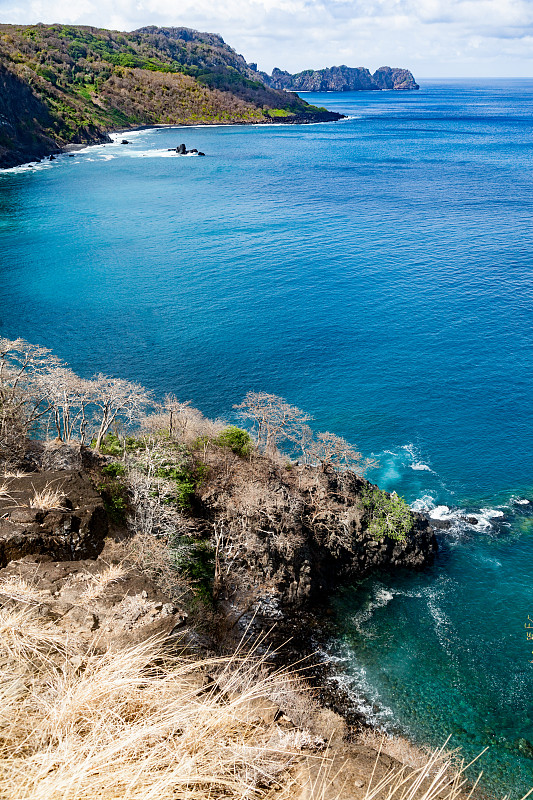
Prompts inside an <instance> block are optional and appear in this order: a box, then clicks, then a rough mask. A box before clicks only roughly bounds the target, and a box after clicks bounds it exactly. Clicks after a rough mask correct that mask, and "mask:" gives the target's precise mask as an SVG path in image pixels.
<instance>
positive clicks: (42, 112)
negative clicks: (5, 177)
mask: <svg viewBox="0 0 533 800" xmlns="http://www.w3.org/2000/svg"><path fill="white" fill-rule="evenodd" d="M52 124H53V120H52V117H51V115H50V113H49V111H48V109H47V107H46V106H45V104H44V103H43V102H42V101H41V100H39V99H38V98H37V97H35V95H34V94H33V92H32V91H31V88H30V87H29V86H28V85H27V84H26V83H24V82H23V81H21V80H19V79H18V78H17V77H16V76H15V75H13V73H12V72H9V71H8V70H6V69H4V68H3V67H1V66H0V167H1V168H4V167H13V166H15V165H16V164H21V163H23V162H25V161H33V160H37V159H40V158H43V156H45V155H48V154H49V153H52V152H54V151H56V150H57V145H56V143H55V142H54V141H53V139H52V138H51V136H50V135H49V133H47V129H51V127H52Z"/></svg>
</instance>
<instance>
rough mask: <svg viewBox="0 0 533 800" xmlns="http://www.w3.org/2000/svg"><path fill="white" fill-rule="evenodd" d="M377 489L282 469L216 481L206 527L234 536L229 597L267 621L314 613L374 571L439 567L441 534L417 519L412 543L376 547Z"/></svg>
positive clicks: (262, 468)
mask: <svg viewBox="0 0 533 800" xmlns="http://www.w3.org/2000/svg"><path fill="white" fill-rule="evenodd" d="M371 488H372V487H371V484H369V483H368V482H367V481H365V480H364V479H362V478H359V477H358V476H357V475H355V474H354V473H352V472H343V473H336V472H334V471H333V470H329V471H326V472H322V471H321V470H319V468H317V467H304V468H302V467H299V468H297V469H295V470H294V472H293V471H292V470H291V471H287V470H284V469H282V468H281V469H280V468H278V467H276V465H275V464H274V463H273V462H272V461H270V459H267V458H258V459H255V460H254V462H252V463H249V462H244V461H242V460H240V461H239V460H236V461H235V464H234V465H233V468H232V471H231V477H229V476H225V477H224V479H223V480H222V481H218V480H217V478H216V476H215V474H214V470H213V475H212V477H211V479H210V481H209V482H208V484H206V486H205V487H204V488H203V489H202V490H201V492H200V497H199V501H200V508H199V509H198V516H199V517H200V519H202V518H203V519H206V520H209V522H210V524H211V525H212V526H214V527H215V529H218V530H224V531H226V534H225V535H226V537H227V540H228V541H231V542H232V547H233V550H234V555H233V557H232V558H233V561H232V567H231V573H230V575H229V579H228V582H227V585H226V586H225V587H224V589H223V593H225V594H226V595H227V596H228V597H233V598H234V599H237V601H238V602H240V603H245V602H247V601H248V600H250V598H252V601H253V602H254V603H255V605H256V607H257V608H258V610H260V612H261V613H262V614H264V615H266V616H269V615H271V616H274V617H279V616H280V615H282V614H283V613H284V611H288V610H289V609H293V610H294V609H298V608H301V609H303V608H306V607H308V608H311V607H312V606H314V605H316V604H320V603H321V602H324V601H326V600H327V599H328V598H329V597H330V596H331V595H332V594H334V593H335V592H336V591H337V590H338V589H339V587H340V586H342V585H343V584H344V585H346V584H351V583H355V582H356V581H358V580H360V579H361V578H363V577H364V576H366V575H368V574H369V573H370V572H372V571H373V570H395V569H400V568H408V569H420V568H423V567H425V566H427V565H429V564H431V563H432V562H433V559H434V557H435V553H436V551H437V543H436V538H435V534H434V532H433V530H432V528H431V526H430V525H429V523H428V521H427V520H426V519H425V518H424V517H422V516H421V515H418V514H415V513H413V514H412V528H411V530H410V532H409V533H408V535H407V536H406V538H405V540H404V541H398V540H395V539H392V538H388V537H385V538H382V539H380V540H376V539H375V538H374V537H373V536H372V534H371V533H370V531H369V522H370V520H369V516H368V511H367V510H366V509H365V506H364V505H363V504H362V502H361V500H362V497H363V494H364V492H365V491H368V490H369V489H371Z"/></svg>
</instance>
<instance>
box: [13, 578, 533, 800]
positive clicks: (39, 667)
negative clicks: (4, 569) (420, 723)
mask: <svg viewBox="0 0 533 800" xmlns="http://www.w3.org/2000/svg"><path fill="white" fill-rule="evenodd" d="M3 588H4V590H5V591H6V593H7V590H8V589H9V588H10V587H8V586H5V587H3ZM11 588H12V587H11ZM212 673H214V674H215V675H216V676H217V679H216V681H212V680H211V679H210V678H209V675H210V674H212ZM282 678H283V680H284V681H286V680H287V676H286V675H283V676H282ZM279 679H280V676H279V675H276V674H274V675H272V674H270V675H268V674H264V673H263V668H262V665H261V662H260V660H259V661H257V660H254V658H253V657H241V656H240V655H239V654H238V653H237V655H236V656H235V657H233V658H230V659H206V660H204V661H195V662H193V661H191V660H189V659H187V658H185V657H177V656H169V655H168V653H166V652H165V649H164V647H163V645H162V642H161V641H159V642H158V641H154V640H152V641H148V642H144V643H142V644H139V645H136V646H126V647H125V646H121V647H119V646H117V647H116V648H115V649H109V650H107V651H105V652H97V651H96V650H95V649H90V648H89V650H87V648H86V647H85V648H84V647H83V646H82V645H81V644H80V643H79V642H78V641H77V640H76V638H75V637H70V638H69V637H66V636H65V634H64V633H63V632H60V631H58V630H57V629H55V628H54V626H49V627H47V625H46V624H45V623H44V622H43V618H42V617H39V615H38V612H37V611H36V609H35V607H34V608H33V609H32V608H31V607H30V606H29V605H28V604H26V606H25V608H16V607H13V606H9V603H8V604H7V605H6V606H4V607H3V608H0V797H1V798H2V800H259V798H262V799H263V800H266V799H267V798H268V800H347V798H349V800H353V799H354V798H355V800H466V798H468V797H470V796H471V790H470V789H469V787H468V785H467V781H466V779H465V769H466V768H467V766H468V765H461V766H460V767H459V768H458V769H457V766H456V763H455V761H454V760H451V759H450V758H449V757H448V754H447V753H446V752H445V750H444V748H441V749H440V750H437V751H435V752H434V753H432V754H430V755H428V757H427V759H426V760H425V762H424V763H422V764H421V765H420V766H417V767H415V768H414V769H413V768H411V767H406V766H404V767H402V768H399V769H398V770H391V769H390V766H388V765H387V766H386V768H385V769H383V765H382V764H380V761H379V755H378V756H377V757H376V762H375V767H374V772H373V773H372V774H368V775H366V779H365V781H364V784H362V783H359V784H357V785H359V786H360V787H361V788H360V789H355V790H354V786H353V785H349V781H346V782H345V783H343V774H344V772H345V766H346V764H345V762H344V760H343V759H344V757H345V756H346V751H345V750H344V751H343V750H342V749H341V751H340V753H335V750H334V748H332V749H328V748H327V745H326V743H325V742H324V741H323V740H320V739H317V737H316V736H314V735H310V734H309V732H308V731H305V730H300V729H298V728H289V729H287V728H282V727H280V726H279V725H277V724H276V722H275V721H272V720H270V721H269V720H268V719H267V718H265V716H264V715H263V714H262V712H261V711H259V713H258V708H259V709H261V708H262V707H263V705H264V700H265V697H272V693H273V692H275V690H276V685H277V684H276V682H277V681H279ZM278 691H284V692H286V691H287V689H286V684H284V686H283V687H282V689H279V688H278ZM340 756H342V757H340ZM346 774H353V773H350V770H349V769H347V770H346ZM352 783H353V782H352ZM526 797H527V795H526Z"/></svg>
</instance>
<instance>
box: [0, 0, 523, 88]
mask: <svg viewBox="0 0 533 800" xmlns="http://www.w3.org/2000/svg"><path fill="white" fill-rule="evenodd" d="M0 17H1V18H2V20H3V21H5V22H20V23H31V22H69V23H74V22H78V23H83V24H89V25H97V26H101V27H109V28H114V29H119V30H132V29H134V28H137V27H140V26H142V25H151V24H153V25H185V26H188V27H191V28H198V29H200V30H207V31H211V32H214V33H220V34H222V36H223V37H224V38H225V40H226V41H227V42H228V43H229V44H231V45H232V47H234V48H235V49H236V50H238V51H239V52H242V53H243V55H244V56H245V58H247V59H248V60H249V61H257V62H258V64H259V67H260V68H263V69H267V70H269V71H270V70H271V69H272V67H274V66H279V67H281V68H284V69H289V70H290V71H296V70H299V69H305V68H309V67H314V68H319V67H323V66H331V65H332V64H339V63H346V64H348V65H350V66H368V67H369V68H371V69H375V68H376V67H378V66H381V65H383V64H390V65H392V66H405V67H409V68H410V69H412V70H413V72H414V73H415V75H426V76H429V75H436V76H459V75H491V76H493V75H502V76H512V75H527V76H530V75H533V50H532V48H531V40H532V37H533V3H532V0H224V3H223V4H222V3H215V2H213V1H212V0H179V2H178V0H70V1H69V2H68V3H66V2H64V0H0Z"/></svg>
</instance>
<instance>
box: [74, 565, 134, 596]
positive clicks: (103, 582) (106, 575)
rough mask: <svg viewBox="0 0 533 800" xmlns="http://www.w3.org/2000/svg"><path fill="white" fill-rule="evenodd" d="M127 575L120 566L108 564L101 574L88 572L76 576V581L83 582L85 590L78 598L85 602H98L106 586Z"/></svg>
mask: <svg viewBox="0 0 533 800" xmlns="http://www.w3.org/2000/svg"><path fill="white" fill-rule="evenodd" d="M126 574H127V570H126V569H125V568H124V567H123V566H122V565H121V564H110V565H109V566H108V567H107V568H106V569H105V570H104V571H103V572H96V573H94V574H92V573H90V572H85V573H82V574H81V575H79V574H78V575H76V579H77V580H81V581H85V583H86V584H87V585H86V588H85V589H84V590H83V592H82V593H81V595H80V597H81V599H83V600H86V601H89V602H90V601H92V600H98V598H100V597H102V595H103V594H105V591H106V589H107V587H108V586H112V584H114V583H118V581H121V580H122V579H123V578H124V577H125V576H126Z"/></svg>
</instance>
